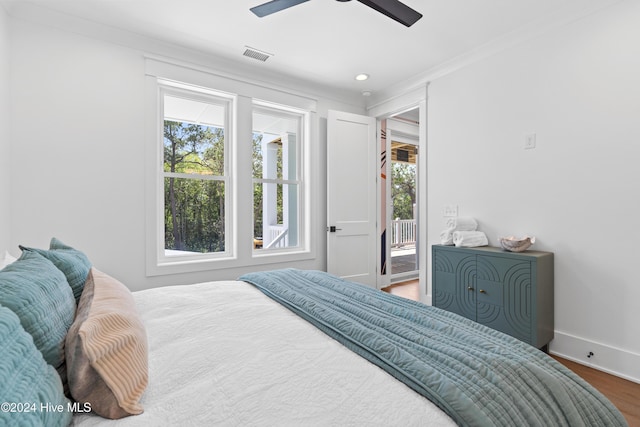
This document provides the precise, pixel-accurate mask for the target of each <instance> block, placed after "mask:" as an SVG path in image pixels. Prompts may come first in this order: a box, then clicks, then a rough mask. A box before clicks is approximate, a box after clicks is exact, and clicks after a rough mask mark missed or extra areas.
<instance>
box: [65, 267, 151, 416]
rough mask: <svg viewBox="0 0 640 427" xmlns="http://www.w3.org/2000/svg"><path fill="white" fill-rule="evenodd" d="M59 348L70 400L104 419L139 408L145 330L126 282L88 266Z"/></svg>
mask: <svg viewBox="0 0 640 427" xmlns="http://www.w3.org/2000/svg"><path fill="white" fill-rule="evenodd" d="M65 352H66V359H67V378H68V382H69V391H70V393H71V396H72V397H73V399H74V400H75V401H77V402H79V403H81V404H90V405H91V410H92V412H95V413H96V414H98V415H100V416H102V417H105V418H110V419H117V418H123V417H126V416H129V415H138V414H141V413H142V412H143V408H142V405H141V404H140V398H141V397H142V394H143V393H144V390H145V389H146V387H147V383H148V378H149V374H148V355H147V334H146V332H145V328H144V325H143V324H142V322H141V320H140V319H139V317H138V313H137V311H136V307H135V302H134V300H133V296H132V295H131V292H130V291H129V289H127V287H126V286H124V285H123V284H122V283H120V282H119V281H118V280H116V279H114V278H112V277H110V276H108V275H106V274H105V273H102V272H100V271H98V270H97V269H95V268H91V269H90V270H89V275H88V277H87V281H86V283H85V285H84V289H83V291H82V296H81V297H80V302H79V303H78V310H77V313H76V318H75V320H74V322H73V324H72V325H71V328H70V329H69V333H68V334H67V339H66V347H65Z"/></svg>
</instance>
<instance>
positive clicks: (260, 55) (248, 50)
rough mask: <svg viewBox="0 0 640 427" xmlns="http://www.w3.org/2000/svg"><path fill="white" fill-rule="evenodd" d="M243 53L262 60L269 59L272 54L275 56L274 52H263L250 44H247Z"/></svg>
mask: <svg viewBox="0 0 640 427" xmlns="http://www.w3.org/2000/svg"><path fill="white" fill-rule="evenodd" d="M243 55H244V56H247V57H249V58H253V59H257V60H258V61H262V62H264V61H266V60H267V59H269V57H270V56H273V54H272V53H267V52H263V51H261V50H258V49H254V48H252V47H249V46H245V51H244V53H243Z"/></svg>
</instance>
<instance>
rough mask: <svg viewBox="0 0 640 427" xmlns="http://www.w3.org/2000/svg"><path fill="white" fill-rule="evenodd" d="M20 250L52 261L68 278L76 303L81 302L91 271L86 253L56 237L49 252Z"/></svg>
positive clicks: (22, 247) (29, 249) (23, 248)
mask: <svg viewBox="0 0 640 427" xmlns="http://www.w3.org/2000/svg"><path fill="white" fill-rule="evenodd" d="M20 249H22V250H23V251H34V252H38V253H39V254H40V255H42V256H43V257H45V258H47V259H48V260H49V261H51V262H52V263H53V264H54V265H55V266H56V267H58V268H59V269H60V271H62V272H63V273H64V275H65V276H66V277H67V281H68V282H69V286H71V289H72V290H73V297H74V298H75V299H76V303H77V302H78V301H79V300H80V295H82V289H83V288H84V282H85V281H86V280H87V276H88V275H89V269H90V268H91V261H89V258H87V256H86V255H85V254H84V253H82V252H81V251H79V250H77V249H74V248H72V247H71V246H68V245H65V244H64V243H62V242H61V241H60V240H58V239H56V238H55V237H54V238H52V239H51V243H50V244H49V250H46V249H37V248H27V247H24V246H20Z"/></svg>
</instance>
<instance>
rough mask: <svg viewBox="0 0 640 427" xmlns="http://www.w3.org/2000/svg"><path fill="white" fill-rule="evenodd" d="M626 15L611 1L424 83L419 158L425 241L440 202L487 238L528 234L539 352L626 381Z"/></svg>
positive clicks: (632, 129) (635, 207)
mask: <svg viewBox="0 0 640 427" xmlns="http://www.w3.org/2000/svg"><path fill="white" fill-rule="evenodd" d="M638 22H640V3H639V2H635V1H626V2H621V3H619V4H617V5H615V6H613V7H610V8H607V9H604V10H603V11H601V12H599V13H597V14H595V15H591V16H587V17H585V18H583V19H581V20H579V21H576V22H573V23H571V24H569V25H567V26H564V27H562V28H558V29H555V30H553V31H552V32H551V33H548V34H545V35H544V36H540V37H538V38H537V39H535V40H532V41H529V42H527V43H526V44H524V45H520V46H517V47H516V48H513V49H510V50H509V51H505V52H502V53H501V54H498V55H496V56H494V57H491V58H488V59H485V60H483V61H481V62H479V63H476V64H473V65H471V66H469V67H466V68H464V69H461V70H459V71H457V72H455V73H453V74H450V75H448V76H445V77H442V78H439V79H436V80H434V81H433V82H431V85H430V87H429V100H428V103H429V106H428V111H429V118H428V154H427V158H428V206H429V230H428V236H429V241H430V242H431V243H437V241H438V235H439V233H440V231H441V230H442V229H443V228H444V227H443V225H444V221H443V218H442V208H443V207H444V206H445V205H447V204H455V205H458V207H459V215H461V216H473V217H475V218H476V219H477V220H478V221H479V224H480V229H481V230H482V231H484V232H486V233H487V235H488V237H489V241H490V244H493V245H498V240H497V238H498V236H507V235H523V234H527V233H528V234H530V235H534V236H536V238H537V239H538V241H537V242H536V244H535V246H534V249H539V250H547V251H552V252H554V253H555V329H556V339H555V340H554V341H553V342H552V345H551V350H552V351H555V352H556V353H561V354H564V355H565V356H568V357H570V358H572V359H575V360H579V361H581V362H583V363H592V364H594V365H595V366H599V367H600V368H603V369H605V370H609V371H612V372H617V373H619V374H622V375H623V376H627V377H629V378H634V379H635V380H636V381H640V368H639V366H640V363H638V362H640V340H639V339H638V325H640V309H639V308H640V286H638V273H637V263H638V254H639V253H640V252H639V250H638V242H640V228H639V227H638V218H640V215H639V214H640V199H639V197H640V180H639V179H638V164H639V161H640V85H639V84H638V76H640V43H638V41H639V40H640V25H638ZM530 133H535V134H536V136H537V147H536V148H535V149H533V150H525V149H524V148H523V146H524V141H525V135H527V134H530ZM429 256H430V255H429ZM429 291H430V290H429ZM589 351H593V352H594V354H595V355H594V357H592V358H587V357H586V355H587V353H588V352H589Z"/></svg>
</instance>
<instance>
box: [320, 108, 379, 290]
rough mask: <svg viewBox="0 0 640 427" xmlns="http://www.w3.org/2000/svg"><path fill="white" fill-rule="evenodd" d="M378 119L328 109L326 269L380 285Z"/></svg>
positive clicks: (354, 279) (365, 282)
mask: <svg viewBox="0 0 640 427" xmlns="http://www.w3.org/2000/svg"><path fill="white" fill-rule="evenodd" d="M376 148H377V143H376V119H375V118H373V117H367V116H360V115H357V114H351V113H344V112H340V111H329V114H328V120H327V225H328V227H327V270H328V272H329V273H332V274H335V275H337V276H340V277H343V278H345V279H348V280H353V281H355V282H360V283H363V284H366V285H369V286H371V287H374V288H375V287H377V283H376V281H377V274H376V265H377V262H376V253H377V251H376V248H377V239H376V209H377V208H376V206H377V205H376V170H377V166H378V162H377V158H378V156H377V154H376V153H377V150H376Z"/></svg>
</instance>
